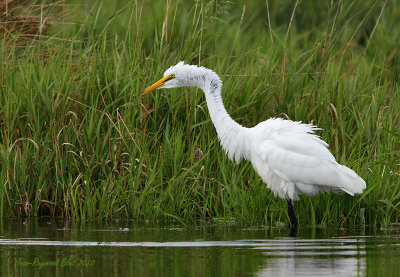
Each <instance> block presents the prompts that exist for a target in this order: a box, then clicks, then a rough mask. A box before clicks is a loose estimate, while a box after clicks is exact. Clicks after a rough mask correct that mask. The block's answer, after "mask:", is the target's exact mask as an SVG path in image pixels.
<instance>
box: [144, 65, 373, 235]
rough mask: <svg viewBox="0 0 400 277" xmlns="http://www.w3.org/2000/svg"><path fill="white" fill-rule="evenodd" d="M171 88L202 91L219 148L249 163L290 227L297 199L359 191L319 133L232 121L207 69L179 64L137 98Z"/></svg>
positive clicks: (308, 127) (279, 122)
mask: <svg viewBox="0 0 400 277" xmlns="http://www.w3.org/2000/svg"><path fill="white" fill-rule="evenodd" d="M177 87H198V88H200V89H202V90H203V91H204V94H205V96H206V101H207V106H208V110H209V113H210V116H211V120H212V122H213V124H214V126H215V129H216V130H217V133H218V137H219V139H220V142H221V145H222V147H223V149H224V150H225V152H227V154H228V156H229V158H230V159H235V160H236V162H239V161H240V159H241V158H244V159H246V160H249V161H250V162H251V163H252V165H253V167H254V169H255V170H256V171H257V173H258V174H259V175H260V177H261V178H262V179H263V181H264V182H265V183H266V184H267V187H268V188H269V189H271V190H272V191H273V192H274V194H275V195H278V196H279V197H281V198H283V199H287V203H288V214H289V219H290V225H291V227H292V228H297V225H298V223H297V218H296V214H295V210H294V203H293V200H297V199H299V194H301V193H303V194H307V195H315V194H316V193H318V192H319V191H328V192H329V191H332V190H334V191H344V192H347V193H348V194H350V195H354V194H355V193H362V192H363V190H364V189H365V187H366V185H365V181H364V180H363V179H362V178H360V177H359V176H358V175H357V174H356V173H355V172H354V171H353V170H351V169H350V168H348V167H346V166H343V165H340V164H338V163H337V162H336V160H335V158H334V157H333V155H332V154H331V153H330V152H329V150H328V149H327V146H328V144H327V143H326V142H324V141H323V140H321V139H320V138H319V137H318V136H317V135H315V134H314V131H315V130H319V128H317V127H316V126H314V125H312V124H303V123H301V122H295V121H291V120H284V119H281V118H270V119H268V120H266V121H263V122H261V123H259V124H257V125H256V126H254V127H252V128H246V127H243V126H241V125H240V124H238V123H237V122H235V121H234V120H233V119H232V118H231V117H230V116H229V114H228V113H227V111H226V110H225V107H224V105H223V102H222V98H221V87H222V81H221V79H220V78H219V77H218V75H217V74H216V73H215V72H214V71H212V70H210V69H208V68H205V67H198V66H195V65H188V64H184V62H179V63H178V64H176V65H175V66H172V67H170V68H169V69H167V70H166V71H165V73H164V77H163V78H161V79H160V80H159V81H157V82H156V83H154V84H153V85H151V86H150V87H148V88H147V89H145V90H144V91H143V92H142V93H141V94H140V95H139V96H143V95H145V94H147V93H149V92H151V91H153V90H155V89H161V88H177Z"/></svg>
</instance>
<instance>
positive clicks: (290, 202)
mask: <svg viewBox="0 0 400 277" xmlns="http://www.w3.org/2000/svg"><path fill="white" fill-rule="evenodd" d="M287 204H288V214H289V220H290V223H289V228H291V229H292V230H293V229H296V230H297V226H299V224H298V223H297V218H296V212H295V211H294V203H293V200H292V199H288V201H287Z"/></svg>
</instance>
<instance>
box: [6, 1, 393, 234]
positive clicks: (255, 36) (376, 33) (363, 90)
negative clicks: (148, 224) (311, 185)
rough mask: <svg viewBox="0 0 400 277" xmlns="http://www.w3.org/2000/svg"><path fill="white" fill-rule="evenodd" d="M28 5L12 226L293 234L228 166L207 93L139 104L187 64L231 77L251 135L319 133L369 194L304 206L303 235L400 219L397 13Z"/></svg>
mask: <svg viewBox="0 0 400 277" xmlns="http://www.w3.org/2000/svg"><path fill="white" fill-rule="evenodd" d="M28 2H29V5H27V6H25V7H24V8H20V10H18V9H17V8H15V9H16V11H15V12H16V13H18V12H20V13H21V12H23V13H24V14H27V13H29V14H32V16H36V18H38V19H39V21H38V22H39V24H41V26H45V25H44V21H45V23H46V24H47V25H46V26H47V27H48V29H46V32H45V33H44V32H43V33H41V29H40V28H38V32H39V36H36V37H35V38H36V39H26V38H23V39H21V34H23V33H24V30H23V29H22V28H19V27H18V26H16V27H15V28H14V29H12V30H11V29H10V30H7V31H6V32H4V31H2V33H1V37H2V38H1V41H0V42H1V51H0V57H1V62H2V63H1V64H2V72H1V88H0V157H1V158H0V185H1V186H0V216H1V217H10V216H11V217H26V216H40V215H51V216H63V217H65V218H74V219H78V218H79V219H105V218H111V217H112V218H114V217H121V218H124V217H127V218H134V219H174V220H178V221H180V222H190V221H193V220H195V219H206V218H223V219H229V220H230V219H235V220H236V221H238V222H241V223H250V224H252V223H261V224H263V223H265V224H275V223H276V222H286V221H287V219H288V217H287V212H286V203H285V201H284V200H281V199H278V198H276V197H274V195H273V194H272V193H271V192H270V191H269V190H267V189H266V186H265V184H264V183H263V182H262V180H261V179H260V178H259V177H258V176H257V174H256V173H255V172H254V170H253V168H252V166H251V164H250V163H248V162H245V161H242V162H241V163H240V164H235V163H234V162H232V161H230V160H229V159H228V158H227V157H226V155H225V153H224V152H223V150H222V149H221V147H220V146H219V142H218V139H217V137H216V132H215V130H214V127H213V125H212V122H211V121H210V118H209V115H208V111H207V106H206V103H205V98H204V96H203V93H202V92H201V91H199V90H196V89H193V88H182V89H176V90H168V91H160V92H158V93H153V94H151V95H148V96H146V97H144V98H138V97H137V94H138V93H139V92H140V91H141V90H142V89H143V88H145V87H146V86H148V85H150V84H151V83H153V82H154V81H156V80H158V79H159V77H161V76H162V73H163V72H164V70H165V69H167V68H168V67H169V66H171V65H173V64H176V63H177V62H178V61H180V60H184V61H185V62H187V63H192V64H200V65H204V66H206V67H209V68H212V69H214V70H215V71H216V72H217V73H218V74H219V75H220V76H221V78H222V79H223V81H224V87H223V98H224V103H225V105H226V107H227V110H228V112H229V113H230V114H231V115H232V117H233V118H234V119H235V120H237V121H238V122H239V123H241V124H242V125H245V126H254V125H255V124H257V123H258V122H260V121H262V120H266V119H267V118H269V117H283V118H290V119H292V120H299V121H303V122H311V123H313V124H316V125H318V126H319V127H321V128H323V129H324V131H321V132H320V133H319V134H320V135H321V136H322V138H323V139H324V140H325V141H327V142H328V143H329V144H330V149H331V151H332V152H333V154H334V156H335V157H336V158H337V160H338V161H339V162H340V163H342V164H345V165H347V166H348V167H351V168H352V169H354V170H355V171H356V172H357V173H358V174H359V175H360V176H362V177H363V178H364V179H365V180H366V182H367V189H366V190H365V192H364V194H363V195H358V196H356V197H351V196H348V195H344V194H342V195H333V194H332V195H328V194H319V195H318V196H316V197H307V196H304V197H302V199H301V200H300V201H298V202H297V203H296V208H297V213H298V217H299V221H300V223H301V224H302V225H348V224H350V225H360V224H367V225H371V226H377V225H380V226H385V227H388V226H391V225H393V223H396V222H398V221H399V216H400V205H399V204H400V132H399V124H400V89H399V72H400V54H399V48H400V40H399V34H400V25H399V24H398V22H399V20H400V5H398V1H396V0H388V1H355V0H354V1H298V2H296V1H278V0H269V1H264V0H260V1H250V3H248V1H244V0H243V1H234V2H228V1H200V0H199V1H161V0H159V1H122V0H121V1H85V2H84V3H83V4H82V3H80V1H76V3H72V4H71V2H70V1H61V2H57V4H52V3H50V1H49V2H46V1H28ZM25 4H26V2H25ZM6 20H7V18H4V17H3V18H2V21H3V22H4V21H6ZM47 27H46V28H47ZM196 153H197V154H196Z"/></svg>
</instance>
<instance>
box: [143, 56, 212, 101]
mask: <svg viewBox="0 0 400 277" xmlns="http://www.w3.org/2000/svg"><path fill="white" fill-rule="evenodd" d="M214 75H215V76H216V77H215V76H214ZM210 76H213V77H214V78H217V79H218V80H219V77H218V76H217V75H216V74H215V73H214V72H213V71H211V70H209V69H207V68H204V67H198V66H196V65H189V64H184V62H179V63H177V64H176V65H174V66H171V67H170V68H168V69H167V70H166V71H165V72H164V77H162V78H161V79H160V80H158V81H157V82H155V83H154V84H152V85H151V86H149V87H148V88H146V89H145V90H144V91H142V92H141V93H140V94H139V96H143V95H145V94H147V93H149V92H152V91H153V90H156V89H161V88H178V87H199V88H204V84H205V83H206V81H207V80H208V78H209V77H210Z"/></svg>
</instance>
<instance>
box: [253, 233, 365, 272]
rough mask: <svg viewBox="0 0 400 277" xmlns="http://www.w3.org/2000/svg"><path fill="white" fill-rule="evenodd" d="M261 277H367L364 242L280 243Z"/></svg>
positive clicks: (269, 252) (263, 267) (287, 241)
mask: <svg viewBox="0 0 400 277" xmlns="http://www.w3.org/2000/svg"><path fill="white" fill-rule="evenodd" d="M279 242H280V245H279V246H278V247H276V248H274V249H271V248H268V249H265V252H264V254H265V255H266V256H267V257H269V259H267V262H266V264H265V265H263V266H262V267H261V268H260V270H259V271H258V273H257V275H258V276H293V275H296V276H347V277H348V276H366V258H365V257H366V247H365V240H363V239H359V240H355V239H320V240H307V239H304V240H297V239H296V240H280V241H279Z"/></svg>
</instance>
